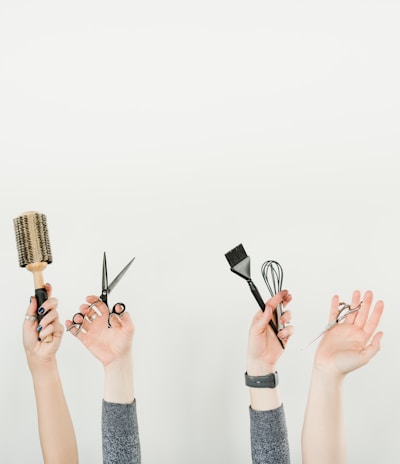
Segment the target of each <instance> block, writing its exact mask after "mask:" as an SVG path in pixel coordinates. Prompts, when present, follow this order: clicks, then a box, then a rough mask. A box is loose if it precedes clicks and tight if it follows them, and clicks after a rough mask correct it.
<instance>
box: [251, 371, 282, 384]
mask: <svg viewBox="0 0 400 464" xmlns="http://www.w3.org/2000/svg"><path fill="white" fill-rule="evenodd" d="M244 380H245V383H246V385H247V386H248V387H253V388H275V387H277V386H278V380H279V379H278V372H272V373H271V374H267V375H260V376H254V375H247V372H246V373H245V374H244Z"/></svg>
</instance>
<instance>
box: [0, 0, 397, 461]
mask: <svg viewBox="0 0 400 464" xmlns="http://www.w3.org/2000/svg"><path fill="white" fill-rule="evenodd" d="M399 14H400V5H399V3H398V2H395V1H387V0H380V1H374V0H372V1H358V0H353V1H352V0H349V1H318V2H317V1H302V0H299V1H280V2H276V1H266V0H264V1H242V0H237V1H222V0H213V1H207V0H203V1H202V2H190V1H177V0H173V1H170V2H163V1H155V0H154V1H147V2H129V1H119V0H117V1H108V0H103V1H89V0H79V1H75V0H70V1H68V2H63V1H43V0H37V1H35V2H32V1H21V0H13V1H10V0H2V1H1V3H0V102H1V103H0V150H1V170H0V176H1V179H0V181H1V182H0V189H1V198H2V202H1V214H0V231H1V241H0V256H1V262H2V282H3V298H2V306H3V316H2V321H3V322H2V323H3V330H2V337H1V341H0V348H1V353H2V364H3V368H2V370H3V374H2V376H1V378H2V380H1V384H0V405H1V414H0V437H1V438H0V440H1V450H2V451H1V455H2V457H1V462H4V463H11V464H13V463H23V462H30V463H40V462H41V453H40V447H39V440H38V434H37V425H36V411H35V404H34V396H33V389H32V384H31V379H30V375H29V371H28V368H27V365H26V362H25V355H24V352H23V348H22V340H21V327H22V321H23V316H24V314H25V309H26V306H27V304H28V301H29V296H30V295H31V293H32V290H33V280H32V276H31V274H30V273H29V272H27V271H26V270H24V269H21V268H19V267H18V259H17V251H16V244H15V237H14V231H13V224H12V219H13V218H14V217H16V216H18V215H19V214H20V213H22V212H24V211H27V210H37V211H40V212H42V213H45V214H46V215H47V219H48V225H49V235H50V240H51V246H52V251H53V257H54V261H53V263H52V264H51V265H50V266H48V268H47V269H46V270H45V279H46V280H47V281H49V282H51V283H52V285H53V287H54V294H55V296H57V297H58V299H59V301H60V304H59V311H60V314H61V318H62V319H63V320H65V319H67V318H70V317H71V316H72V314H73V313H74V312H75V311H76V310H77V308H78V307H79V305H80V304H81V303H82V302H83V301H84V298H85V296H86V295H88V294H93V293H98V291H99V289H100V280H101V263H102V253H103V251H106V252H107V256H108V265H109V274H110V276H111V277H112V276H113V274H114V273H117V272H118V271H119V270H120V269H121V268H122V267H123V266H124V265H125V264H126V262H127V261H128V260H129V259H130V258H131V257H132V256H135V257H136V260H135V262H134V264H133V266H132V267H131V269H130V270H129V273H128V274H127V275H126V277H124V279H123V280H122V281H121V283H120V284H119V285H118V287H117V288H116V289H115V290H114V292H113V293H112V294H111V301H114V302H116V301H124V302H125V303H126V304H127V307H128V310H129V311H131V313H132V315H133V318H134V321H135V325H136V334H135V339H134V363H135V389H136V396H137V401H138V414H139V427H140V434H141V435H140V438H141V443H142V455H143V463H158V462H163V463H171V464H172V463H173V464H177V463H178V464H181V463H187V462H190V463H191V464H204V463H210V464H211V463H232V464H235V463H237V464H244V463H250V462H251V458H250V446H249V420H248V403H249V398H248V391H247V390H246V387H245V386H244V384H243V372H244V368H245V350H246V341H247V331H248V328H249V324H250V321H251V319H252V317H253V315H254V313H255V312H256V311H257V309H258V308H257V306H256V304H255V301H254V300H253V297H252V296H251V294H250V292H249V291H248V288H247V285H246V283H245V282H244V281H241V280H240V279H239V278H238V277H237V276H235V275H234V274H232V273H231V272H230V270H229V266H228V263H227V262H226V260H225V257H224V254H225V253H226V252H227V251H228V250H229V249H230V248H232V247H234V246H236V245H237V244H239V243H243V244H244V246H245V248H246V251H247V252H248V254H249V255H250V256H251V259H252V269H253V274H254V280H255V282H256V284H257V286H258V287H259V289H260V291H261V293H262V294H263V296H264V297H265V298H267V296H268V294H267V289H266V287H265V286H264V283H263V282H262V278H261V273H260V267H261V265H262V263H263V262H264V261H265V260H267V259H276V260H278V261H279V262H280V263H281V265H282V266H283V268H284V273H285V274H284V287H286V288H288V289H289V290H290V291H291V292H292V294H293V302H292V303H291V309H292V311H293V324H294V326H295V329H296V333H295V335H294V336H293V338H292V340H291V342H290V345H289V347H288V349H287V351H286V352H285V354H284V357H283V358H282V360H281V362H280V366H279V371H280V379H281V392H282V397H283V400H284V403H285V408H286V414H287V423H288V429H289V438H290V446H291V453H292V462H293V463H294V464H297V463H300V462H301V450H300V434H301V427H302V420H303V414H304V408H305V402H306V396H307V391H308V382H309V374H310V369H311V364H312V358H313V353H314V351H315V345H313V346H312V347H310V348H308V349H307V350H305V351H302V347H303V346H304V345H305V344H306V343H307V342H308V341H309V339H310V338H311V337H312V336H313V335H314V334H315V333H316V332H318V330H319V329H320V328H321V327H323V325H324V324H325V322H326V317H327V311H328V307H329V302H330V299H331V296H332V295H333V294H334V293H338V294H339V295H340V296H341V297H342V299H344V300H347V301H348V300H349V299H350V296H351V292H352V291H353V290H354V289H360V290H361V291H365V290H367V289H371V290H373V291H374V294H375V298H376V299H383V300H384V301H385V304H386V306H385V313H384V317H383V319H382V323H381V327H382V330H383V331H384V333H385V335H384V338H383V342H382V350H381V352H380V353H379V354H378V355H377V356H376V358H374V359H373V361H372V362H371V363H370V364H369V365H368V366H366V367H365V368H363V369H361V370H360V371H358V372H355V373H353V374H352V375H351V376H349V378H348V379H347V381H346V391H345V421H346V438H347V448H348V455H349V462H353V463H359V462H363V463H364V464H372V463H375V462H377V461H378V460H379V462H385V463H396V462H398V459H399V458H398V454H399V451H400V448H399V440H398V438H399V436H400V420H399V412H400V411H399V405H400V400H399V394H398V392H399V387H400V380H399V375H398V372H397V367H398V364H399V361H398V344H397V343H396V342H397V328H398V327H399V322H400V311H399V298H398V279H399V274H398V265H397V263H398V260H399V246H398V241H399V240H398V237H399V236H400V224H399V198H400V196H399V194H400V188H399V182H398V175H399V168H398V156H399V148H400V142H399V127H400V116H399V115H400V112H399V110H400V99H399V82H400V66H399V59H398V50H399V43H400V29H399V27H398V18H399ZM58 359H59V367H60V371H61V375H62V379H63V384H64V388H65V394H66V397H67V401H68V404H69V407H70V410H71V414H72V418H73V421H74V426H75V430H76V433H77V436H78V445H79V454H80V459H81V462H82V463H83V464H91V463H99V462H101V434H100V418H101V414H100V412H101V399H102V391H103V377H102V369H101V366H100V365H99V364H98V363H97V361H96V360H94V359H92V357H91V356H90V355H89V353H87V352H86V351H85V350H84V348H83V347H82V346H81V345H80V344H79V342H78V341H77V340H75V339H74V338H73V336H71V335H70V334H65V336H64V339H63V343H62V346H61V348H60V350H59V354H58Z"/></svg>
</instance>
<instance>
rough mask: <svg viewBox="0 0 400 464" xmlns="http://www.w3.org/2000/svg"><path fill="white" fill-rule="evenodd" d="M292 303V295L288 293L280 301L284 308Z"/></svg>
mask: <svg viewBox="0 0 400 464" xmlns="http://www.w3.org/2000/svg"><path fill="white" fill-rule="evenodd" d="M291 301H292V295H291V294H290V293H288V294H287V295H286V296H285V297H284V298H283V301H282V306H283V307H285V306H286V305H287V304H289V303H290V302H291Z"/></svg>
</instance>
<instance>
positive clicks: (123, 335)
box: [66, 296, 141, 464]
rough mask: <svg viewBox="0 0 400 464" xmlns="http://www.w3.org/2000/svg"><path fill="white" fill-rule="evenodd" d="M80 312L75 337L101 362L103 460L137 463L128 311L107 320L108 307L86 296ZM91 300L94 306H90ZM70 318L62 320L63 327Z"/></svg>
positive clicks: (138, 458) (138, 449)
mask: <svg viewBox="0 0 400 464" xmlns="http://www.w3.org/2000/svg"><path fill="white" fill-rule="evenodd" d="M86 301H87V302H88V304H85V305H82V306H81V307H80V312H81V313H82V314H84V315H86V316H87V318H88V319H89V320H86V319H85V321H84V328H85V331H81V332H79V333H78V334H77V335H76V337H77V338H78V339H79V340H80V341H81V342H82V343H83V345H84V346H85V347H86V348H87V349H88V350H89V351H90V352H91V353H92V354H93V355H94V356H95V357H96V358H97V359H98V360H99V361H100V362H101V363H102V365H103V368H104V400H103V405H102V433H103V440H102V442H103V462H104V463H107V464H111V463H118V464H125V463H127V464H139V463H140V462H141V454H140V441H139V430H138V424H137V415H136V401H135V395H134V384H133V362H132V339H133V335H134V325H133V322H132V320H131V317H130V314H129V313H128V312H125V313H124V314H123V315H121V316H120V317H118V316H115V317H113V318H112V319H111V324H112V327H111V328H108V326H107V319H108V308H107V306H106V305H105V304H104V303H103V302H101V301H99V300H98V297H96V296H89V297H87V299H86ZM94 303H95V306H94V307H93V306H92V307H91V305H93V304H94ZM70 325H71V321H66V326H67V328H68V327H69V326H70Z"/></svg>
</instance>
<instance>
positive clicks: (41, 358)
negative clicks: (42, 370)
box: [23, 284, 64, 368]
mask: <svg viewBox="0 0 400 464" xmlns="http://www.w3.org/2000/svg"><path fill="white" fill-rule="evenodd" d="M45 289H46V292H47V295H48V299H47V300H46V301H45V302H44V303H43V304H42V307H43V308H44V310H45V311H44V312H47V311H48V313H47V314H46V315H45V316H44V317H43V319H42V320H41V321H40V326H39V324H38V321H37V319H35V320H28V319H25V320H24V324H23V343H24V349H25V353H26V356H27V358H28V363H29V366H30V367H31V368H32V367H34V366H36V365H40V364H45V363H48V362H51V361H54V360H55V356H56V352H57V350H58V348H59V346H60V343H61V338H62V335H63V332H64V328H63V326H62V324H61V323H60V321H59V318H58V312H57V305H58V300H57V299H56V298H53V297H51V293H52V288H51V285H50V284H46V285H45ZM36 310H37V301H36V298H35V297H32V299H31V303H30V304H29V306H28V309H27V312H26V315H27V316H28V317H36ZM40 327H41V329H40ZM38 329H39V330H38ZM48 335H52V340H51V341H50V342H44V341H39V339H38V338H39V337H40V339H41V340H45V339H46V337H47V336H48Z"/></svg>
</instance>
